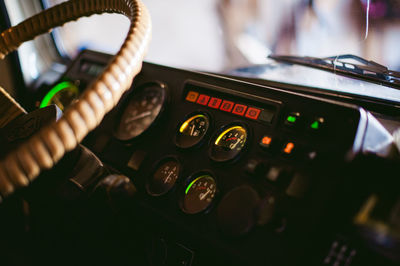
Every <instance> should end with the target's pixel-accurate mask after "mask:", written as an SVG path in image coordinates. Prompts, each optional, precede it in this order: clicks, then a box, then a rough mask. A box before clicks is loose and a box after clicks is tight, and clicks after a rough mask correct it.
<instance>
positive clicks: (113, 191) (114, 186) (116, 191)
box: [93, 174, 137, 208]
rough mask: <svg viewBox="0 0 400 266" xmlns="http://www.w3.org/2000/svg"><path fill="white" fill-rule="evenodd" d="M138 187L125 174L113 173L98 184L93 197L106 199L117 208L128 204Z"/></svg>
mask: <svg viewBox="0 0 400 266" xmlns="http://www.w3.org/2000/svg"><path fill="white" fill-rule="evenodd" d="M136 191H137V190H136V187H135V185H134V184H133V183H132V181H131V180H130V179H129V178H128V177H127V176H125V175H119V174H113V175H109V176H107V177H105V178H104V179H103V180H101V181H100V182H99V184H98V185H97V186H96V188H95V190H94V193H93V198H94V199H97V200H102V201H106V202H107V203H108V204H109V205H111V207H113V208H117V207H119V206H121V205H124V204H126V203H127V202H129V201H130V199H132V198H133V197H134V195H135V194H136Z"/></svg>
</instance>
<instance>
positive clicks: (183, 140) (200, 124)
mask: <svg viewBox="0 0 400 266" xmlns="http://www.w3.org/2000/svg"><path fill="white" fill-rule="evenodd" d="M209 126H210V119H209V118H208V116H207V115H206V114H201V113H200V114H194V115H192V116H190V117H189V118H188V119H186V120H185V121H184V122H183V123H181V124H180V126H179V129H178V132H177V134H176V138H175V143H176V145H177V146H178V147H180V148H190V147H193V146H195V145H196V144H198V143H199V142H200V141H201V140H202V139H203V138H204V136H205V135H206V133H207V130H208V128H209Z"/></svg>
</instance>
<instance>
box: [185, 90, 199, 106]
mask: <svg viewBox="0 0 400 266" xmlns="http://www.w3.org/2000/svg"><path fill="white" fill-rule="evenodd" d="M197 96H199V93H198V92H195V91H189V92H188V94H187V95H186V101H189V102H193V103H194V102H195V101H196V100H197Z"/></svg>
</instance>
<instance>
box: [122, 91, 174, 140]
mask: <svg viewBox="0 0 400 266" xmlns="http://www.w3.org/2000/svg"><path fill="white" fill-rule="evenodd" d="M165 102H166V88H165V86H164V85H161V84H158V83H150V84H146V85H144V86H142V87H140V88H138V89H137V92H136V91H134V92H133V94H132V96H131V98H130V99H129V100H128V103H127V104H126V105H125V108H124V110H123V112H122V115H121V117H120V120H119V123H118V125H117V128H116V130H115V132H114V136H115V137H116V138H117V139H119V140H123V141H127V140H131V139H133V138H135V137H137V136H139V135H141V134H142V133H144V132H145V131H146V130H147V129H148V128H149V127H150V126H151V125H152V124H153V123H154V121H155V120H156V119H157V118H158V117H159V116H160V115H161V113H162V110H163V109H164V105H165Z"/></svg>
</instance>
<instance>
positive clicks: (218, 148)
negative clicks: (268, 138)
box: [210, 125, 248, 162]
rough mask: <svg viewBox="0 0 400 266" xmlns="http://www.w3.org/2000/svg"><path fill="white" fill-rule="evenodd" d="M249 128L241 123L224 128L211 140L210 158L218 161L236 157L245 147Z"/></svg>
mask: <svg viewBox="0 0 400 266" xmlns="http://www.w3.org/2000/svg"><path fill="white" fill-rule="evenodd" d="M247 137H248V133H247V129H246V128H245V127H244V126H241V125H230V126H227V127H224V128H222V130H221V131H220V132H219V133H218V134H216V135H215V136H214V138H213V140H212V142H211V147H210V158H211V159H212V160H214V161H217V162H224V161H229V160H231V159H234V158H235V157H236V156H237V155H238V154H239V153H240V152H241V151H242V150H243V148H244V147H245V145H246V142H247Z"/></svg>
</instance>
